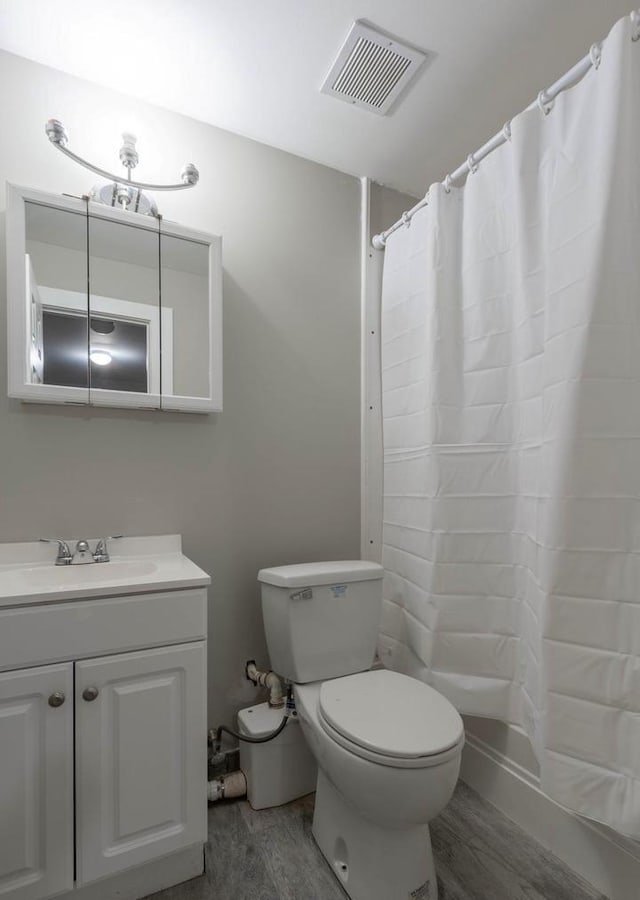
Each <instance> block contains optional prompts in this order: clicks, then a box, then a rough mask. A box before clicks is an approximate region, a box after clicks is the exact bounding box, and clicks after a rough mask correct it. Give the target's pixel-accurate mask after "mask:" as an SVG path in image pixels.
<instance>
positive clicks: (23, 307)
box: [7, 185, 222, 413]
mask: <svg viewBox="0 0 640 900" xmlns="http://www.w3.org/2000/svg"><path fill="white" fill-rule="evenodd" d="M7 302H8V306H7V319H8V342H7V348H8V370H9V388H8V393H9V396H10V397H16V398H19V399H21V400H26V401H32V402H37V403H81V404H90V405H93V406H120V407H143V408H145V407H146V408H153V409H165V410H179V411H183V412H204V413H206V412H214V411H219V410H221V409H222V261H221V239H220V238H219V237H216V236H213V235H208V234H204V233H203V232H199V231H194V230H193V229H189V228H184V227H183V226H181V225H177V224H175V223H173V222H167V221H166V220H164V219H162V218H154V217H147V216H142V215H138V214H135V213H129V212H125V211H122V210H119V209H113V208H111V207H107V206H103V205H101V204H98V203H94V202H92V201H89V200H87V199H86V198H72V197H58V196H54V195H51V194H44V193H42V192H40V191H33V190H30V189H28V188H19V187H15V186H13V185H8V186H7Z"/></svg>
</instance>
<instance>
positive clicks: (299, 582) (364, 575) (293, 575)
mask: <svg viewBox="0 0 640 900" xmlns="http://www.w3.org/2000/svg"><path fill="white" fill-rule="evenodd" d="M383 575H384V569H383V568H382V566H380V565H378V563H373V562H367V561H366V560H364V559H340V560H337V561H335V562H316V563H298V564H297V565H293V566H276V567H275V568H273V569H260V571H259V572H258V581H260V582H262V584H272V585H275V586H276V587H286V588H290V587H313V585H316V584H317V585H320V584H340V583H343V584H346V583H349V582H352V581H374V580H380V579H381V578H382V576H383Z"/></svg>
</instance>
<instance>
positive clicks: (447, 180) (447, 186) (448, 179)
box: [443, 175, 451, 194]
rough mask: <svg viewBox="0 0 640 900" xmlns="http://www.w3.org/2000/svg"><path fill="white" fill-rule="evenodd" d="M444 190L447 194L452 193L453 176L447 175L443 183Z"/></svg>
mask: <svg viewBox="0 0 640 900" xmlns="http://www.w3.org/2000/svg"><path fill="white" fill-rule="evenodd" d="M443 186H444V190H445V193H446V194H450V193H451V175H447V177H446V178H445V180H444V182H443Z"/></svg>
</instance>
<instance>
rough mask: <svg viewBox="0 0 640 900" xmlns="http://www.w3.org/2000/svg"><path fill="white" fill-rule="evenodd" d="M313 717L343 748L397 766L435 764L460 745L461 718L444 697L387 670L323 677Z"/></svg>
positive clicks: (462, 728)
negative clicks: (316, 716) (325, 679)
mask: <svg viewBox="0 0 640 900" xmlns="http://www.w3.org/2000/svg"><path fill="white" fill-rule="evenodd" d="M318 717H319V720H320V724H321V725H322V728H323V730H324V731H325V732H326V733H327V734H328V735H329V736H330V737H331V738H332V739H333V740H335V741H336V742H337V743H338V744H340V745H341V746H343V747H345V749H348V750H350V751H351V752H352V753H354V754H356V755H357V756H360V757H362V758H364V759H368V760H370V761H371V762H376V763H380V764H382V765H387V766H395V767H398V768H421V767H426V766H433V765H440V764H441V763H443V762H446V760H448V759H449V758H451V757H452V756H455V755H457V754H458V753H460V751H461V749H462V745H463V743H464V727H463V724H462V719H461V718H460V715H459V714H458V712H457V710H456V709H455V708H454V706H453V705H452V704H451V703H450V702H449V701H448V700H447V699H446V697H443V696H442V694H439V693H438V692H437V691H435V690H434V689H433V688H431V687H429V686H428V685H426V684H424V683H423V682H421V681H417V679H415V678H410V677H409V676H407V675H401V674H400V673H399V672H391V671H388V670H386V669H376V670H373V671H370V672H360V673H358V674H356V675H347V676H344V677H342V678H334V679H331V680H330V681H325V682H324V683H323V684H322V685H321V687H320V693H319V697H318Z"/></svg>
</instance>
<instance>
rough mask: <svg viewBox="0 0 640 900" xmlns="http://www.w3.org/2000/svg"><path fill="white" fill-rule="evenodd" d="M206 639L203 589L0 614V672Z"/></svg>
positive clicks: (27, 608)
mask: <svg viewBox="0 0 640 900" xmlns="http://www.w3.org/2000/svg"><path fill="white" fill-rule="evenodd" d="M206 636H207V592H206V589H204V588H197V589H195V590H183V591H161V592H158V593H154V594H136V595H131V596H128V597H108V598H97V599H94V600H79V601H71V602H69V603H52V604H47V605H42V606H31V607H26V606H25V607H17V608H16V607H13V608H11V609H6V610H0V671H2V670H7V669H16V668H21V667H23V666H32V665H43V664H45V663H50V662H56V661H57V660H65V659H83V658H87V657H91V656H99V655H102V654H105V653H119V652H124V651H127V650H138V649H141V648H144V647H157V646H159V645H162V644H177V643H182V642H186V641H197V640H202V639H203V638H206Z"/></svg>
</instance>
